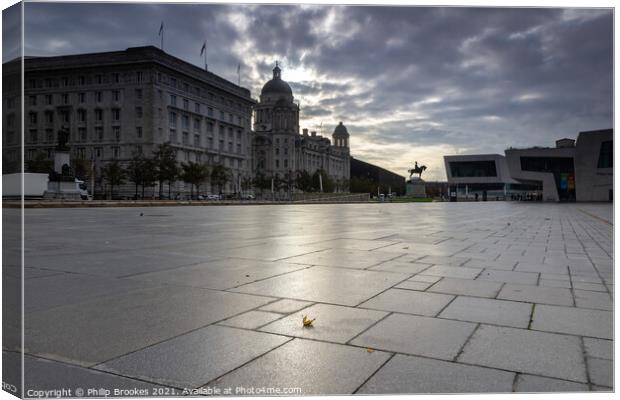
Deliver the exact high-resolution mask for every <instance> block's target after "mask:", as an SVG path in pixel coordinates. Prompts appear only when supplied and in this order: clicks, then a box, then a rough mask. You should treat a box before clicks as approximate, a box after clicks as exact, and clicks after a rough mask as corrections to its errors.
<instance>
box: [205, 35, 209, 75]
mask: <svg viewBox="0 0 620 400" xmlns="http://www.w3.org/2000/svg"><path fill="white" fill-rule="evenodd" d="M208 70H209V69H208V68H207V41H206V40H205V71H208Z"/></svg>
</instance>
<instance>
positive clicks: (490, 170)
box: [450, 160, 497, 178]
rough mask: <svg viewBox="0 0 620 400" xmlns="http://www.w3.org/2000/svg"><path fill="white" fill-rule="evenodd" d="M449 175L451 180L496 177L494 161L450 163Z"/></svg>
mask: <svg viewBox="0 0 620 400" xmlns="http://www.w3.org/2000/svg"><path fill="white" fill-rule="evenodd" d="M450 173H451V174H452V177H453V178H469V177H496V176H497V169H496V167H495V161H494V160H483V161H451V162H450Z"/></svg>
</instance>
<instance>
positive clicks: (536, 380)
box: [515, 374, 590, 393]
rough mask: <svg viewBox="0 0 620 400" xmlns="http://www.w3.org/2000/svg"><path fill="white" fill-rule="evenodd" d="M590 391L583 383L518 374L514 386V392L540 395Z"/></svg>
mask: <svg viewBox="0 0 620 400" xmlns="http://www.w3.org/2000/svg"><path fill="white" fill-rule="evenodd" d="M589 390H590V389H589V388H588V385H586V384H585V383H577V382H571V381H565V380H561V379H554V378H544V377H542V376H533V375H526V374H519V377H518V378H517V382H516V384H515V391H516V392H527V393H540V392H587V391H589Z"/></svg>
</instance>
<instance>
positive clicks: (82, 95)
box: [78, 93, 86, 104]
mask: <svg viewBox="0 0 620 400" xmlns="http://www.w3.org/2000/svg"><path fill="white" fill-rule="evenodd" d="M78 102H79V103H80V104H84V103H85V102H86V93H78Z"/></svg>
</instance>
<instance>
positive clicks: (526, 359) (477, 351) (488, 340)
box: [457, 325, 587, 383]
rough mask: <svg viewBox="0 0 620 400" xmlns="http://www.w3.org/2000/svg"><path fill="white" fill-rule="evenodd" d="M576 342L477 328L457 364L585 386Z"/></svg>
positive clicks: (541, 334) (549, 335) (553, 336)
mask: <svg viewBox="0 0 620 400" xmlns="http://www.w3.org/2000/svg"><path fill="white" fill-rule="evenodd" d="M580 341H581V339H580V338H578V337H574V336H566V335H558V334H552V333H546V332H536V331H530V330H525V329H516V328H506V327H497V326H490V325H481V326H480V328H479V329H478V330H477V331H476V332H475V333H474V335H473V336H472V338H471V340H470V341H469V342H468V343H467V345H465V348H464V349H463V353H462V354H461V355H460V356H459V357H458V360H457V361H459V362H464V363H468V364H475V365H483V366H487V367H492V368H500V369H505V370H509V371H516V372H523V373H527V374H531V375H541V376H546V377H550V378H560V379H565V380H571V381H577V382H583V383H586V382H587V377H586V367H585V364H584V360H583V353H582V349H581V343H580Z"/></svg>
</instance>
